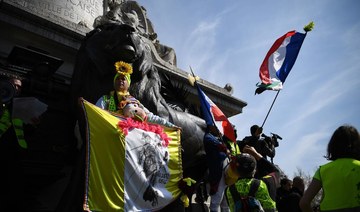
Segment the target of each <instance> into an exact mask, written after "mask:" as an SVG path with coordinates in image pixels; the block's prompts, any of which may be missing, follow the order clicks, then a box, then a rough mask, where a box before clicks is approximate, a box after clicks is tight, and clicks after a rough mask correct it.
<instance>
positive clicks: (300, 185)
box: [292, 176, 305, 192]
mask: <svg viewBox="0 0 360 212" xmlns="http://www.w3.org/2000/svg"><path fill="white" fill-rule="evenodd" d="M292 187H295V188H297V189H299V190H300V191H301V192H304V189H305V183H304V179H303V178H302V177H300V176H296V177H294V179H293V181H292Z"/></svg>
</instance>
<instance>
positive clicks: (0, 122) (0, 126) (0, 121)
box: [0, 108, 11, 137]
mask: <svg viewBox="0 0 360 212" xmlns="http://www.w3.org/2000/svg"><path fill="white" fill-rule="evenodd" d="M10 126H11V121H10V112H9V110H8V109H6V108H5V109H4V111H3V114H2V115H1V118H0V137H1V136H2V135H3V134H4V133H5V132H6V131H7V130H8V129H9V127H10Z"/></svg>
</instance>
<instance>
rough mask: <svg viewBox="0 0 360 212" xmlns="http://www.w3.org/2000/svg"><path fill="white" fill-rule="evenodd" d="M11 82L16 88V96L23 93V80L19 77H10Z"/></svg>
mask: <svg viewBox="0 0 360 212" xmlns="http://www.w3.org/2000/svg"><path fill="white" fill-rule="evenodd" d="M9 82H10V83H11V84H12V85H13V86H14V88H15V96H19V95H20V93H21V88H22V82H21V80H20V79H19V78H16V77H13V78H10V79H9Z"/></svg>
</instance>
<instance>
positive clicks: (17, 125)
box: [0, 108, 27, 149]
mask: <svg viewBox="0 0 360 212" xmlns="http://www.w3.org/2000/svg"><path fill="white" fill-rule="evenodd" d="M11 125H13V127H14V130H15V135H16V138H17V140H18V143H19V145H20V146H21V147H22V148H24V149H27V143H26V141H25V137H24V129H23V121H22V120H21V119H18V118H16V119H12V120H11V118H10V112H9V110H8V109H7V108H5V109H4V112H3V114H2V115H1V118H0V137H1V136H2V135H3V134H4V133H5V132H6V131H7V130H8V129H9V128H10V126H11Z"/></svg>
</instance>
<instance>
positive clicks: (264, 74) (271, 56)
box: [255, 31, 306, 94]
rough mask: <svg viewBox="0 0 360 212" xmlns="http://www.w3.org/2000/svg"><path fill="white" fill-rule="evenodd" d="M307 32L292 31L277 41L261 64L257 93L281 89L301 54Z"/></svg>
mask: <svg viewBox="0 0 360 212" xmlns="http://www.w3.org/2000/svg"><path fill="white" fill-rule="evenodd" d="M305 36H306V33H305V34H304V33H299V32H296V31H290V32H288V33H286V34H285V35H283V36H281V37H280V38H279V39H277V40H276V41H275V43H274V44H273V45H272V47H271V48H270V50H269V52H268V53H267V54H266V57H265V59H264V61H263V63H262V64H261V66H260V72H259V76H260V80H261V83H258V84H257V85H256V86H257V87H258V88H257V89H256V91H255V94H260V93H262V92H263V91H265V90H275V91H278V90H281V89H282V86H283V83H284V82H285V79H286V77H287V76H288V74H289V73H290V71H291V68H292V67H293V65H294V63H295V61H296V58H297V56H298V54H299V51H300V48H301V45H302V43H303V41H304V39H305Z"/></svg>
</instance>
